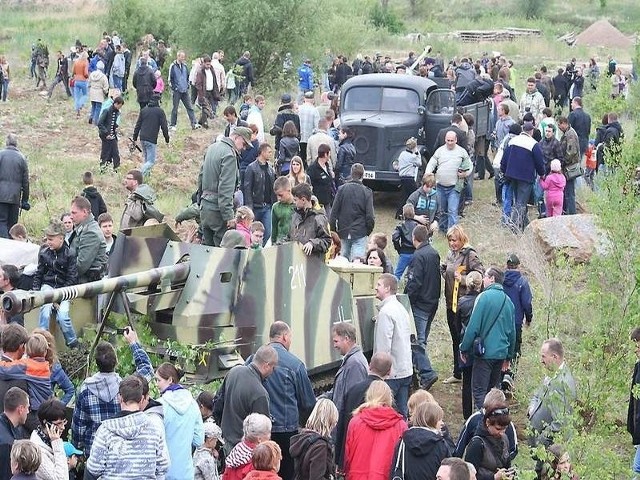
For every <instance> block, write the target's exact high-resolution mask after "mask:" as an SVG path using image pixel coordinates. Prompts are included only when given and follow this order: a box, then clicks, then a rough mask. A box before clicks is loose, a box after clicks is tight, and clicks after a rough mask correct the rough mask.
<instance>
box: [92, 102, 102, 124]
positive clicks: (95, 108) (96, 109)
mask: <svg viewBox="0 0 640 480" xmlns="http://www.w3.org/2000/svg"><path fill="white" fill-rule="evenodd" d="M101 108H102V102H91V114H90V115H89V117H90V118H91V122H92V123H93V124H94V125H98V120H100V109H101Z"/></svg>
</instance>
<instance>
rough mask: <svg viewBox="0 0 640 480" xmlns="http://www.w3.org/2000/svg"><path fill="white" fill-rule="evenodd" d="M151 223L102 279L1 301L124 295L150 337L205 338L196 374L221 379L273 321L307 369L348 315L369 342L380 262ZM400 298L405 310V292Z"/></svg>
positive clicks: (25, 307) (128, 240)
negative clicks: (196, 235) (233, 244)
mask: <svg viewBox="0 0 640 480" xmlns="http://www.w3.org/2000/svg"><path fill="white" fill-rule="evenodd" d="M155 227H157V228H152V229H149V230H147V231H146V232H142V231H141V230H140V229H131V231H132V232H134V233H135V235H128V236H127V235H120V236H119V237H118V239H117V241H116V246H115V249H114V252H113V253H112V255H111V259H110V271H109V278H105V279H104V280H101V281H98V282H92V283H87V284H83V285H75V286H72V287H65V288H60V289H56V290H52V291H47V292H25V291H13V292H9V293H7V294H5V295H4V296H3V297H2V305H3V308H4V309H5V310H7V311H10V312H12V313H15V312H18V311H23V312H26V311H29V310H31V309H35V308H37V307H39V306H40V305H43V304H45V303H50V302H57V301H61V300H69V299H74V298H80V297H84V298H90V297H95V296H97V295H98V294H102V293H107V292H120V291H123V292H126V294H127V299H128V301H129V307H130V309H131V311H132V312H136V313H140V314H143V315H148V317H149V320H150V327H151V329H152V331H153V332H154V334H155V335H157V336H158V338H160V339H175V340H178V341H180V342H181V343H187V344H198V345H202V344H205V343H207V342H210V344H213V346H212V348H211V350H209V354H208V355H206V356H205V358H203V361H202V362H200V364H199V365H197V366H196V372H195V373H196V375H198V376H201V377H203V378H204V379H207V380H210V379H214V378H220V377H221V376H223V375H224V373H225V372H226V370H228V369H229V368H231V367H232V366H233V365H235V364H237V363H241V362H243V358H247V357H248V356H249V355H251V354H252V353H254V352H255V351H256V350H257V348H258V347H259V346H260V345H262V344H264V343H267V342H268V335H269V327H270V326H271V324H272V323H273V322H274V321H276V320H282V321H284V322H286V323H287V324H289V325H291V327H292V330H293V343H292V345H291V352H292V353H294V354H295V355H296V356H298V357H299V358H300V359H302V360H303V361H304V362H305V364H306V366H307V369H308V370H309V374H315V373H321V372H323V371H326V370H329V369H331V368H334V367H335V366H337V365H338V363H339V361H340V355H339V353H338V352H337V351H336V350H334V349H333V345H332V336H331V329H332V326H333V325H334V324H335V323H338V322H343V321H346V322H353V323H354V324H355V325H356V329H357V331H358V334H359V336H360V343H361V344H362V346H363V349H364V350H365V351H371V350H372V349H373V331H374V327H375V323H374V322H375V318H376V315H377V309H376V303H377V301H376V299H375V292H374V287H375V283H376V280H377V278H378V276H379V275H380V273H381V272H382V269H381V268H379V267H370V266H367V265H353V264H346V265H343V264H340V265H335V266H331V267H330V266H327V265H326V264H325V263H323V262H321V261H320V260H318V259H316V258H310V257H307V256H306V255H304V253H303V252H302V249H301V248H300V246H299V245H298V244H295V243H289V244H285V245H280V246H275V247H270V248H266V249H262V250H245V249H227V248H216V247H209V246H204V245H196V244H189V243H183V242H179V241H175V240H170V239H168V238H166V237H149V236H144V235H151V234H157V233H158V232H160V233H161V234H163V235H166V236H168V237H172V235H167V234H166V233H167V232H166V231H162V230H160V229H161V228H163V227H162V226H161V225H158V226H155ZM141 228H147V227H141ZM166 228H167V229H168V227H166ZM169 230H170V229H169ZM173 238H175V237H173ZM399 298H400V301H402V302H403V303H404V304H405V306H407V307H408V299H407V298H406V296H403V295H399ZM72 318H73V312H72Z"/></svg>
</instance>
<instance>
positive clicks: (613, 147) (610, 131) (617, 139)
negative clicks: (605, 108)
mask: <svg viewBox="0 0 640 480" xmlns="http://www.w3.org/2000/svg"><path fill="white" fill-rule="evenodd" d="M607 120H608V123H607V127H606V130H605V133H604V139H603V143H604V149H605V151H606V153H607V155H603V156H602V164H603V165H604V164H605V156H606V157H607V160H608V161H609V162H608V163H609V164H611V165H612V166H616V165H617V164H618V159H619V158H620V148H621V146H622V141H623V140H624V132H623V130H622V125H620V122H618V114H617V113H615V112H610V113H609V115H608V117H607Z"/></svg>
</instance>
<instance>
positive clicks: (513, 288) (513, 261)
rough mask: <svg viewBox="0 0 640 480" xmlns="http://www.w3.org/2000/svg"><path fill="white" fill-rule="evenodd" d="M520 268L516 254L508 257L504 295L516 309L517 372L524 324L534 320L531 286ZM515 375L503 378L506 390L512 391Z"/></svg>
mask: <svg viewBox="0 0 640 480" xmlns="http://www.w3.org/2000/svg"><path fill="white" fill-rule="evenodd" d="M519 267H520V259H519V258H518V256H517V255H516V254H515V253H512V254H510V255H509V256H508V257H507V269H506V270H505V272H504V281H503V283H502V286H503V287H504V293H506V294H507V296H508V297H509V298H510V299H511V301H512V302H513V306H514V308H515V320H516V353H515V357H514V359H513V365H512V370H515V368H516V364H517V361H518V359H519V358H520V355H521V346H522V324H523V321H524V324H525V325H526V326H527V327H529V326H531V321H532V320H533V304H532V299H533V296H532V294H531V286H530V285H529V281H528V280H527V278H526V277H524V276H523V275H522V272H520V270H519V269H518V268H519ZM512 376H513V374H512V373H511V371H507V372H505V373H504V374H503V376H502V386H503V388H504V389H505V390H510V389H511V387H512V383H513V378H512Z"/></svg>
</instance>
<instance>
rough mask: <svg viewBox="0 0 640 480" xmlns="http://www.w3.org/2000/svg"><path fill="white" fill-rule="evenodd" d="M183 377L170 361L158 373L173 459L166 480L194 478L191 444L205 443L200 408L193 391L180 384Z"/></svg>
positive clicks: (195, 445) (170, 454)
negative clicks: (192, 394) (192, 393)
mask: <svg viewBox="0 0 640 480" xmlns="http://www.w3.org/2000/svg"><path fill="white" fill-rule="evenodd" d="M181 376H182V375H181V373H179V372H178V370H177V369H176V367H174V366H173V365H172V364H170V363H167V362H165V363H163V364H162V365H160V366H159V367H158V368H157V370H156V373H155V380H156V383H157V384H158V389H159V390H160V392H161V393H162V396H161V397H160V400H159V402H160V403H162V405H163V406H164V429H165V435H166V439H167V448H168V449H169V458H170V459H171V467H170V468H169V471H168V472H167V476H166V478H167V480H193V474H194V469H193V461H192V458H191V447H196V448H197V447H199V446H200V445H202V443H203V442H204V426H203V424H202V416H201V415H200V409H199V408H198V404H197V403H196V401H195V400H194V399H193V397H192V396H191V392H189V390H187V389H185V388H184V387H183V386H182V385H180V384H179V383H178V382H179V381H180V377H181ZM189 439H190V440H191V441H189Z"/></svg>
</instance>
